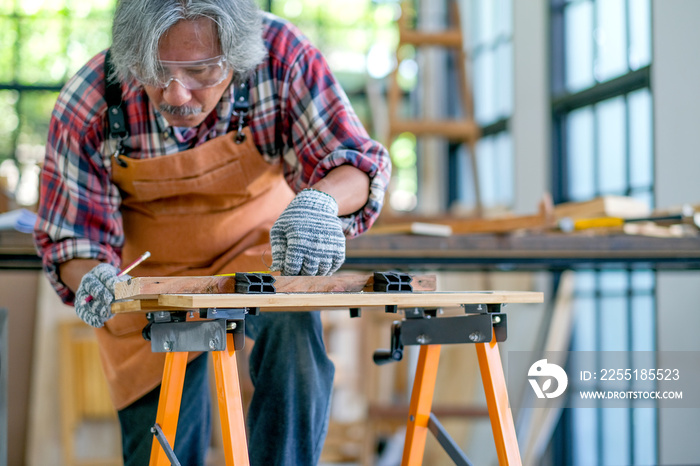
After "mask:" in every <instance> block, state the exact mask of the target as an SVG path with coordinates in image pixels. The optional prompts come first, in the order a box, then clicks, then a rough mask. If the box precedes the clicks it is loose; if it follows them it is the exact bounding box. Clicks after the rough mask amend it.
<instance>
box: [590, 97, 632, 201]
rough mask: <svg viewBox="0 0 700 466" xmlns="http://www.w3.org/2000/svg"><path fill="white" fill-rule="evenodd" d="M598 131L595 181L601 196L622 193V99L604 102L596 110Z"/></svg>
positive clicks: (624, 178)
mask: <svg viewBox="0 0 700 466" xmlns="http://www.w3.org/2000/svg"><path fill="white" fill-rule="evenodd" d="M596 110H597V112H596V116H597V130H598V164H597V166H598V174H597V176H598V180H599V183H600V191H601V193H602V194H620V195H622V194H625V188H626V186H627V160H626V159H627V157H626V155H627V151H626V142H625V133H626V126H625V102H624V99H623V98H622V97H618V98H615V99H611V100H607V101H605V102H602V103H600V104H599V105H598V106H597V108H596Z"/></svg>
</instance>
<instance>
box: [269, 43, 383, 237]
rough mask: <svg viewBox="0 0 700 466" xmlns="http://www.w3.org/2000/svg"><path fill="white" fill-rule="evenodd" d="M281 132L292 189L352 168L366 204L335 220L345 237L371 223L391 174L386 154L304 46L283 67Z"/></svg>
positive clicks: (318, 59) (318, 58) (317, 54)
mask: <svg viewBox="0 0 700 466" xmlns="http://www.w3.org/2000/svg"><path fill="white" fill-rule="evenodd" d="M287 89H288V96H287V98H286V99H284V101H283V106H284V107H286V112H285V118H286V121H285V124H284V127H285V130H284V134H285V136H286V139H287V141H286V142H287V144H286V146H287V148H288V150H287V152H286V153H285V154H284V157H283V159H284V165H285V175H286V176H287V180H288V181H291V182H290V184H291V186H292V188H293V189H294V190H295V191H297V192H298V191H300V190H301V189H304V188H306V187H309V186H311V185H313V184H314V183H316V182H317V181H319V180H320V179H322V178H323V177H324V176H325V175H326V173H328V172H329V171H331V170H332V169H334V168H336V167H339V166H340V165H352V166H354V167H356V168H358V169H360V170H362V171H363V172H365V173H367V175H368V176H369V178H370V193H369V200H368V202H367V204H365V206H364V207H363V208H362V209H360V210H359V211H357V212H355V213H353V214H351V215H349V216H344V217H341V220H342V221H343V228H344V232H345V235H346V236H347V237H354V236H357V235H359V234H361V233H363V232H364V231H366V230H367V229H368V228H370V226H371V225H372V224H373V223H374V221H375V220H376V219H377V217H378V216H379V213H380V211H381V209H382V205H383V204H384V193H385V192H386V189H387V186H388V184H389V179H390V176H391V161H390V158H389V153H388V152H387V150H386V149H385V148H384V146H382V145H381V144H380V143H379V142H377V141H374V140H373V139H371V138H370V137H369V135H368V134H367V131H366V130H365V128H364V127H363V126H362V123H361V122H360V120H359V118H358V117H357V115H356V114H355V111H354V110H353V109H352V107H351V105H350V102H349V100H348V98H347V96H346V94H345V92H344V91H343V89H342V88H341V86H340V84H339V83H338V82H337V81H336V79H335V77H334V76H333V74H332V73H331V71H330V69H329V67H328V65H327V63H326V61H325V59H324V58H323V56H322V55H321V53H320V52H319V51H318V50H317V49H316V48H314V47H313V46H311V45H310V44H308V43H307V45H306V46H305V47H302V49H301V51H300V54H299V57H298V58H297V59H296V60H294V62H293V63H292V65H291V66H290V68H289V84H288V87H287Z"/></svg>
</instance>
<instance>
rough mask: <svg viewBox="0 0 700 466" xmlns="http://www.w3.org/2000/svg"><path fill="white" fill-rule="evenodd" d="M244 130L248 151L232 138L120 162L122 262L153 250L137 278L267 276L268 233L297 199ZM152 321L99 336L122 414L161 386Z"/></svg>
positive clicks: (110, 324) (125, 319)
mask: <svg viewBox="0 0 700 466" xmlns="http://www.w3.org/2000/svg"><path fill="white" fill-rule="evenodd" d="M244 131H245V132H246V138H245V140H244V141H243V143H242V144H236V143H235V141H234V138H235V136H236V133H235V132H232V133H227V134H225V135H223V136H219V137H216V138H214V139H212V140H210V141H207V142H205V143H204V144H202V145H201V146H198V147H196V148H194V149H190V150H187V151H183V152H179V153H177V154H172V155H165V156H162V157H156V158H152V159H141V160H139V159H125V160H126V162H127V166H126V167H122V166H121V165H120V164H119V163H116V161H114V160H113V162H112V179H113V181H114V183H115V184H116V185H117V186H118V187H119V188H120V189H121V190H122V206H121V213H122V216H123V221H124V236H125V238H126V241H125V244H124V249H123V252H122V264H129V263H131V262H132V261H133V260H135V259H136V258H137V257H138V256H140V255H141V254H143V253H144V252H145V251H150V252H151V257H150V258H149V259H148V260H147V261H145V262H144V263H142V264H141V265H139V266H138V267H137V268H136V269H134V270H133V271H132V272H131V273H130V274H131V275H132V276H168V275H195V276H206V275H215V274H219V273H233V272H256V271H265V270H267V269H268V267H269V265H270V264H271V263H272V260H271V257H270V247H269V232H270V228H271V227H272V224H273V223H274V221H275V220H276V219H277V218H278V217H279V215H280V214H281V213H282V211H283V210H284V208H285V207H286V206H287V204H289V202H290V201H291V200H292V198H293V197H294V194H293V192H292V190H291V189H290V188H289V186H288V185H287V183H286V182H285V180H284V178H283V176H282V172H281V167H280V166H279V165H270V164H268V163H266V162H265V160H264V159H263V157H262V156H261V155H260V153H259V152H258V150H257V148H256V147H255V145H254V144H253V138H252V137H251V134H250V131H249V130H248V128H246V129H245V130H244ZM146 324H147V320H146V317H145V314H133V315H124V314H121V315H117V316H115V317H113V318H112V319H110V320H109V321H107V324H106V325H105V326H104V327H103V328H101V329H98V330H97V337H98V342H99V346H100V355H101V358H102V363H103V366H104V369H105V374H106V376H107V381H108V384H109V387H110V392H111V395H112V401H113V403H114V405H115V407H116V408H117V409H122V408H124V407H126V406H128V405H130V404H131V403H133V402H134V401H136V400H138V399H139V398H141V397H142V396H143V395H145V394H146V393H148V392H149V391H151V390H152V389H153V388H155V387H156V386H158V385H159V384H160V382H161V378H162V374H163V363H164V361H165V353H153V352H151V345H150V342H147V341H145V340H144V339H143V337H142V336H141V330H142V329H143V328H144V327H145V326H146ZM197 355H198V354H190V360H192V359H194V358H195V357H196V356H197Z"/></svg>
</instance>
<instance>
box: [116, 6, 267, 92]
mask: <svg viewBox="0 0 700 466" xmlns="http://www.w3.org/2000/svg"><path fill="white" fill-rule="evenodd" d="M202 17H204V18H209V19H211V20H212V21H214V23H215V24H216V26H217V30H218V34H219V44H220V45H221V52H222V55H224V56H225V57H226V61H227V62H228V63H229V65H230V66H231V68H232V69H233V79H234V82H240V81H241V80H243V79H245V78H246V77H247V76H249V75H250V74H251V73H252V72H253V71H254V70H255V67H256V66H257V65H258V64H260V63H261V62H262V60H263V58H264V57H265V55H266V54H267V50H266V49H265V44H264V42H263V38H262V20H261V18H262V16H261V12H260V10H259V9H258V7H257V5H256V4H255V3H254V1H253V0H119V2H118V4H117V8H116V11H115V14H114V21H113V23H112V46H111V55H112V63H113V64H114V76H113V77H114V78H118V79H120V80H122V81H126V80H129V79H132V78H133V77H134V76H133V74H132V72H131V69H132V68H134V67H136V66H138V68H139V72H140V73H143V76H144V77H147V78H149V77H155V76H156V70H157V65H158V43H159V41H160V38H161V37H162V36H163V34H165V33H166V32H167V31H168V29H170V28H171V27H172V26H174V25H175V23H177V22H178V21H180V20H195V19H198V18H202Z"/></svg>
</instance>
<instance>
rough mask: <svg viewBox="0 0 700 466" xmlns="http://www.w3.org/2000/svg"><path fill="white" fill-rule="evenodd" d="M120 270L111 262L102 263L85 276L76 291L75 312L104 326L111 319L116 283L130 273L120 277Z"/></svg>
mask: <svg viewBox="0 0 700 466" xmlns="http://www.w3.org/2000/svg"><path fill="white" fill-rule="evenodd" d="M118 273H119V270H117V268H116V267H114V266H113V265H111V264H106V263H103V264H100V265H98V266H96V267H95V268H93V269H92V270H91V271H89V272H88V273H86V274H85V276H83V279H82V280H80V286H79V287H78V291H76V292H75V313H76V314H78V317H80V318H81V319H82V320H83V321H84V322H85V323H87V324H89V325H92V326H93V327H102V326H103V325H104V324H105V322H107V321H108V320H109V319H111V318H112V317H113V316H114V314H112V309H111V307H112V302H114V284H115V283H117V282H122V281H126V280H128V279H129V278H131V277H129V275H126V274H124V275H122V276H121V277H118V276H117V274H118Z"/></svg>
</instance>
